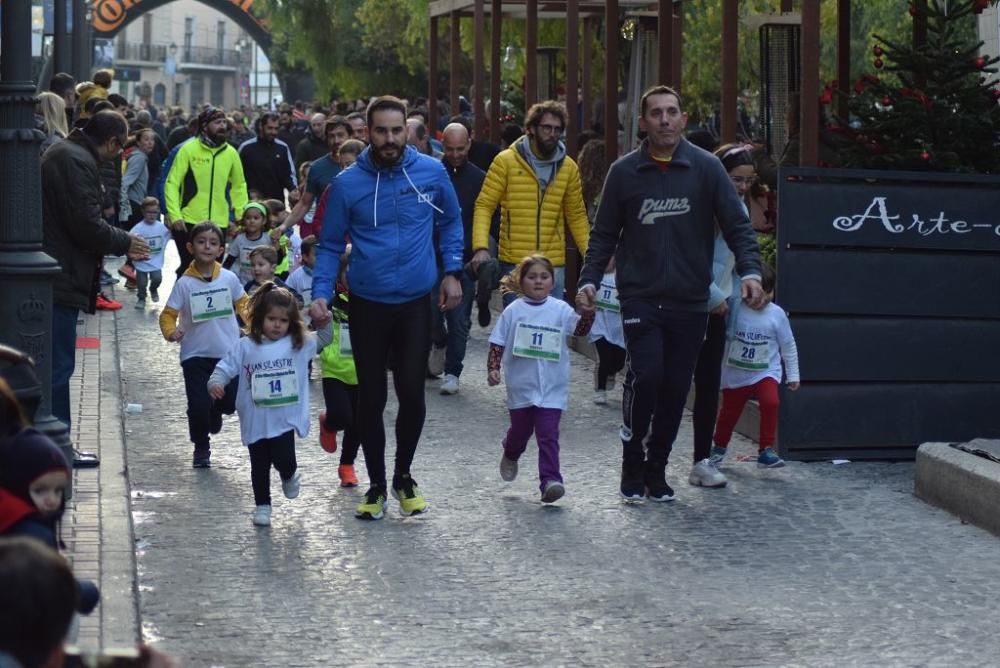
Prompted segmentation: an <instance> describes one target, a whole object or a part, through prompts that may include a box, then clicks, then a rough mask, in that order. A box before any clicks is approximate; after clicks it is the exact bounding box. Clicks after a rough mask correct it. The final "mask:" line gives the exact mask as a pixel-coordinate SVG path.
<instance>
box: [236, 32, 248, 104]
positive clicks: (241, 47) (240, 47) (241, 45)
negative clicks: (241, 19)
mask: <svg viewBox="0 0 1000 668" xmlns="http://www.w3.org/2000/svg"><path fill="white" fill-rule="evenodd" d="M249 46H250V42H249V40H247V38H246V37H240V38H239V39H238V40H237V41H236V100H237V103H236V104H237V106H239V105H243V104H246V100H245V98H244V97H243V69H244V68H243V65H244V62H243V61H244V58H243V56H244V54H246V53H249V51H247V47H249Z"/></svg>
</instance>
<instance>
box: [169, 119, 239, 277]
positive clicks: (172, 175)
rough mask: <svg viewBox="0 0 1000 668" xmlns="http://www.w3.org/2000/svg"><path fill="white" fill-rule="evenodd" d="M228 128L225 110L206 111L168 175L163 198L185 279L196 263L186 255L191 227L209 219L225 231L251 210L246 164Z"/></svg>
mask: <svg viewBox="0 0 1000 668" xmlns="http://www.w3.org/2000/svg"><path fill="white" fill-rule="evenodd" d="M228 129H229V128H228V121H226V114H225V113H224V112H223V111H222V110H221V109H219V108H217V107H208V108H207V109H205V111H203V112H201V114H199V115H198V135H197V137H195V138H193V139H192V140H191V141H188V142H185V143H184V144H181V147H180V149H179V150H178V151H177V155H176V156H175V157H174V161H173V163H172V164H171V165H170V171H169V172H168V173H167V180H166V183H165V184H164V186H163V198H164V200H166V207H167V215H168V216H169V217H170V229H171V232H172V233H173V237H174V242H175V243H176V244H177V252H178V254H180V256H181V264H180V267H178V268H177V275H178V276H182V275H183V274H184V272H185V271H186V270H187V266H188V264H189V263H190V262H191V254H190V253H188V251H187V240H188V231H189V230H190V228H191V227H193V226H194V225H197V224H198V223H202V222H205V221H206V220H210V221H212V222H213V223H215V224H216V225H218V226H219V228H220V229H222V230H223V231H226V230H227V229H228V228H229V221H230V219H231V218H232V217H233V216H235V217H236V218H237V219H238V218H241V217H242V216H243V209H244V208H245V207H246V205H247V182H246V178H245V177H244V176H243V164H242V163H241V162H240V154H239V153H237V152H236V149H235V148H233V147H232V146H231V145H230V144H229V142H228V141H226V139H227V132H228ZM227 190H228V192H229V199H228V200H227V198H226V192H227ZM230 201H231V202H232V212H230Z"/></svg>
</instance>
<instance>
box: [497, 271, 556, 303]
mask: <svg viewBox="0 0 1000 668" xmlns="http://www.w3.org/2000/svg"><path fill="white" fill-rule="evenodd" d="M516 266H517V265H516V264H511V263H510V262H503V261H501V262H500V275H501V276H506V275H507V274H509V273H510V272H512V271H514V268H515V267H516ZM552 279H553V284H552V293H551V294H552V296H553V297H556V298H558V299H562V298H563V295H565V293H566V267H556V275H555V276H553V277H552ZM515 299H517V295H516V294H514V293H513V292H510V293H507V294H506V295H504V298H503V307H504V308H507V307H508V306H510V305H511V304H513V303H514V300H515Z"/></svg>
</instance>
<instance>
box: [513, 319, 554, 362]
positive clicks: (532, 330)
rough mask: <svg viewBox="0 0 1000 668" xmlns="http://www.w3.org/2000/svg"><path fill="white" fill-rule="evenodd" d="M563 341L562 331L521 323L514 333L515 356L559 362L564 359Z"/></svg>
mask: <svg viewBox="0 0 1000 668" xmlns="http://www.w3.org/2000/svg"><path fill="white" fill-rule="evenodd" d="M562 340H563V333H562V330H561V329H558V328H556V327H545V326H543V325H529V324H528V323H526V322H519V323H517V331H515V332H514V356H515V357H526V358H529V359H539V360H545V361H547V362H558V361H559V359H560V358H561V357H562Z"/></svg>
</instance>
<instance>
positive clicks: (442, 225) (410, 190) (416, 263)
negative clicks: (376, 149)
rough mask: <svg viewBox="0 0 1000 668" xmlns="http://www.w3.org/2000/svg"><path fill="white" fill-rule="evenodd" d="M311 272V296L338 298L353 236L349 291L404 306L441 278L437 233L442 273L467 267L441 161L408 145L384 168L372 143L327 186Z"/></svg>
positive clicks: (457, 217) (455, 208)
mask: <svg viewBox="0 0 1000 668" xmlns="http://www.w3.org/2000/svg"><path fill="white" fill-rule="evenodd" d="M325 195H326V210H325V212H324V214H323V228H322V232H321V234H320V241H319V247H318V250H317V253H316V268H315V270H314V273H313V292H312V295H313V298H314V299H319V298H324V299H326V300H327V302H328V303H329V302H330V301H331V300H332V298H333V288H334V283H335V282H336V280H337V273H338V271H339V270H340V256H341V254H342V253H343V252H344V248H345V247H346V245H347V238H348V237H350V241H351V255H350V264H348V268H347V277H348V278H347V280H348V283H349V284H350V288H351V294H352V295H357V296H359V297H361V298H362V299H368V300H370V301H376V302H382V303H387V304H401V303H403V302H407V301H411V300H414V299H417V298H418V297H421V296H423V295H426V294H428V293H429V292H430V291H431V288H433V287H434V283H435V281H436V280H437V277H438V268H437V261H436V257H435V252H434V238H435V234H434V233H435V230H436V231H437V237H438V245H439V248H438V250H439V251H440V256H441V260H442V262H443V263H444V271H445V272H453V271H460V270H461V269H462V250H463V231H462V213H461V210H460V209H459V205H458V197H457V196H456V195H455V189H454V188H453V187H452V185H451V180H450V179H449V178H448V172H447V171H446V170H445V168H444V165H442V164H441V162H440V161H438V160H435V159H434V158H432V157H431V156H428V155H423V154H421V153H419V152H418V151H417V150H416V149H414V148H413V147H412V146H407V147H406V149H405V151H404V152H403V157H402V159H401V160H400V161H399V162H397V163H396V164H395V165H393V166H392V167H388V168H379V167H378V166H377V165H376V164H375V163H374V161H373V160H372V157H371V148H370V147H369V148H366V149H365V150H364V151H362V152H361V155H360V156H358V160H357V162H356V163H354V165H353V166H352V167H350V168H349V169H345V170H344V171H342V172H341V173H340V174H338V175H337V177H336V178H335V179H333V181H332V182H331V183H330V187H329V189H328V190H327V192H326V193H325Z"/></svg>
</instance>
